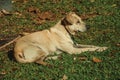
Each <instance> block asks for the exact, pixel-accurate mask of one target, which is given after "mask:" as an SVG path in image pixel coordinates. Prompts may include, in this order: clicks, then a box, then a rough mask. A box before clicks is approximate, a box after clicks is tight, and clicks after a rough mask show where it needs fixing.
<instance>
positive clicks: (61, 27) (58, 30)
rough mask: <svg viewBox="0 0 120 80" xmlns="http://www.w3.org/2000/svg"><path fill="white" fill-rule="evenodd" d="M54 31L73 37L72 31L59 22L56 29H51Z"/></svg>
mask: <svg viewBox="0 0 120 80" xmlns="http://www.w3.org/2000/svg"><path fill="white" fill-rule="evenodd" d="M52 29H56V31H57V32H61V33H63V34H66V35H69V37H70V36H71V34H70V31H69V30H68V29H67V28H66V26H64V25H62V24H61V21H59V22H58V23H57V24H56V25H55V26H54V28H51V30H52Z"/></svg>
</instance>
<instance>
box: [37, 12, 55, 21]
mask: <svg viewBox="0 0 120 80" xmlns="http://www.w3.org/2000/svg"><path fill="white" fill-rule="evenodd" d="M38 17H39V18H40V19H42V20H52V19H53V13H52V12H48V11H47V12H42V13H40V14H38Z"/></svg>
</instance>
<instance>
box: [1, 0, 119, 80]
mask: <svg viewBox="0 0 120 80" xmlns="http://www.w3.org/2000/svg"><path fill="white" fill-rule="evenodd" d="M36 1H37V2H34V0H29V1H28V2H27V3H21V2H19V1H18V2H15V3H14V4H13V5H14V6H15V7H14V10H15V12H19V14H13V15H6V16H3V17H1V18H0V40H1V41H0V43H1V44H3V43H5V42H2V40H3V41H6V42H7V41H9V40H11V39H13V38H15V37H16V36H17V35H18V34H19V33H22V32H25V31H26V32H33V31H39V30H43V29H46V28H49V27H51V26H53V25H55V23H57V21H58V20H60V19H61V18H62V17H63V16H65V14H66V13H68V12H70V11H74V12H76V13H77V14H80V15H87V16H88V14H92V15H89V18H88V19H86V20H84V21H85V22H86V23H87V25H90V27H91V29H90V30H89V31H87V32H85V33H78V35H77V36H75V37H73V40H74V42H75V43H82V44H94V45H98V46H108V47H109V49H108V50H106V51H103V52H85V53H82V54H79V55H69V54H66V53H63V54H62V55H61V57H60V59H58V60H55V61H54V60H48V61H47V62H48V63H50V64H51V65H52V66H42V65H38V64H35V63H30V64H21V63H18V62H16V61H15V60H14V59H13V58H12V57H11V56H12V54H13V52H12V50H13V45H10V46H8V47H7V48H5V49H4V50H2V51H0V80H61V79H63V76H64V75H65V76H67V77H68V80H119V79H120V68H119V66H120V57H119V56H120V9H119V8H120V0H56V1H54V0H49V1H47V0H36ZM91 1H94V2H91ZM30 7H35V9H34V11H36V12H29V11H28V9H29V8H30ZM36 8H37V9H38V10H39V11H40V12H48V11H51V12H52V14H54V17H53V19H50V20H46V21H45V22H44V23H42V24H38V23H36V22H35V21H34V20H35V19H36V17H39V16H38V14H39V12H37V10H36ZM49 15H50V14H49ZM93 16H94V17H93ZM84 57H85V59H82V58H84ZM93 57H96V58H98V59H100V60H102V62H98V63H97V62H94V61H93Z"/></svg>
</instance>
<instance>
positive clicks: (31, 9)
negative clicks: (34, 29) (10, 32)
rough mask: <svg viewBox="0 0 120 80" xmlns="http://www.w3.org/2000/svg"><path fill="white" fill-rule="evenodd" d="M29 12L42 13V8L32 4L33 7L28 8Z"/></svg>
mask: <svg viewBox="0 0 120 80" xmlns="http://www.w3.org/2000/svg"><path fill="white" fill-rule="evenodd" d="M28 12H31V13H36V14H37V13H40V10H39V9H38V8H36V7H33V6H31V7H29V8H28Z"/></svg>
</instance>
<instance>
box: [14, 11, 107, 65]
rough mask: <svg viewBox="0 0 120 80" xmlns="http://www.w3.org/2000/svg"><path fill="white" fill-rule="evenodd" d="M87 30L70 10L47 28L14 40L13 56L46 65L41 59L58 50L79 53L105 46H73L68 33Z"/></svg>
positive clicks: (19, 59) (23, 61) (22, 61)
mask: <svg viewBox="0 0 120 80" xmlns="http://www.w3.org/2000/svg"><path fill="white" fill-rule="evenodd" d="M86 30H87V27H86V25H85V23H84V22H83V21H82V20H81V18H80V17H79V16H78V15H76V14H75V13H73V12H70V13H69V14H67V15H66V16H65V18H63V19H62V20H60V21H59V22H58V23H57V24H56V25H55V26H54V27H51V28H50V29H49V30H43V31H38V32H34V33H31V34H27V35H25V36H23V37H22V38H20V39H18V40H17V41H16V45H15V48H14V51H15V54H14V55H15V58H16V60H17V61H18V62H21V63H30V62H36V63H39V64H43V65H46V63H45V62H43V60H44V59H45V58H46V57H47V56H48V55H51V54H52V53H58V52H60V51H63V52H67V53H69V54H80V53H82V52H85V51H103V50H105V49H107V47H97V46H93V45H81V44H78V46H79V47H75V45H74V43H73V41H72V39H71V37H70V35H75V33H76V32H77V31H81V32H84V31H86Z"/></svg>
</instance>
